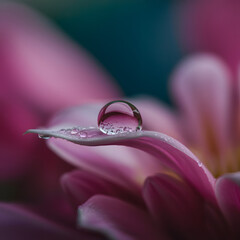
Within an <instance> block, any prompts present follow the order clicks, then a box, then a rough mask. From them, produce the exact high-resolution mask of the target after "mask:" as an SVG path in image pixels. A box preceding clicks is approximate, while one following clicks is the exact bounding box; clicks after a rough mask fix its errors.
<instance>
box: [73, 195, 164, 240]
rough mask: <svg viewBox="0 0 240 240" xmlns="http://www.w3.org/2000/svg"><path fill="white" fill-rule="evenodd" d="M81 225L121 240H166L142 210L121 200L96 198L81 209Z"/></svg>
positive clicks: (104, 197)
mask: <svg viewBox="0 0 240 240" xmlns="http://www.w3.org/2000/svg"><path fill="white" fill-rule="evenodd" d="M78 221H79V225H80V226H84V227H86V228H89V229H94V230H101V231H102V232H104V233H106V234H108V235H109V236H110V237H113V238H114V239H119V240H135V239H139V240H146V239H166V238H165V237H164V236H161V235H160V234H159V233H158V232H157V230H156V228H155V227H154V225H153V224H152V222H151V219H150V217H149V216H148V215H147V214H146V213H145V212H143V211H142V210H141V209H138V208H136V207H135V206H132V205H130V204H128V203H125V202H123V201H121V200H118V199H115V198H111V197H106V196H101V195H98V196H94V197H92V198H91V199H89V200H88V201H87V202H86V203H85V204H83V205H82V206H81V207H80V208H79V220H78ZM161 237H162V238H161Z"/></svg>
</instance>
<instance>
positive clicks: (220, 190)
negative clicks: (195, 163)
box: [216, 172, 240, 234]
mask: <svg viewBox="0 0 240 240" xmlns="http://www.w3.org/2000/svg"><path fill="white" fill-rule="evenodd" d="M216 196H217V200H218V203H219V205H220V207H221V209H222V211H223V213H224V214H225V216H226V217H227V219H228V220H229V222H230V223H231V225H232V226H233V227H234V228H235V229H234V230H236V231H238V234H240V231H239V222H240V172H236V173H231V174H226V175H223V176H222V177H220V178H219V179H218V180H217V182H216Z"/></svg>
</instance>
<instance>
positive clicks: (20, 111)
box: [0, 100, 40, 180]
mask: <svg viewBox="0 0 240 240" xmlns="http://www.w3.org/2000/svg"><path fill="white" fill-rule="evenodd" d="M0 109H1V117H0V132H1V138H0V146H1V147H0V156H1V158H0V180H9V179H14V178H16V177H20V176H22V175H23V174H24V173H25V172H26V171H27V170H28V168H29V164H30V161H31V159H30V158H29V156H30V155H31V154H33V151H34V150H35V149H36V145H37V143H38V142H37V141H35V140H34V139H33V138H32V137H27V138H25V137H24V136H23V135H22V134H23V133H24V131H26V129H27V128H28V127H29V125H31V126H36V127H37V126H38V125H39V124H40V122H39V120H38V119H37V118H36V117H35V116H34V115H33V114H32V113H31V111H29V109H28V108H27V107H26V106H25V105H24V104H21V103H19V102H17V103H16V102H13V101H11V100H8V101H5V100H2V101H1V100H0ZM29 146H31V147H29ZM13 149H14V151H13ZM26 149H27V150H26Z"/></svg>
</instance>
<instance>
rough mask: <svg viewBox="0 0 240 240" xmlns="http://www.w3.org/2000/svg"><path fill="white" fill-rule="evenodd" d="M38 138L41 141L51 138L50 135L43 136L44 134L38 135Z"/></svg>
mask: <svg viewBox="0 0 240 240" xmlns="http://www.w3.org/2000/svg"><path fill="white" fill-rule="evenodd" d="M38 137H39V138H41V139H49V138H51V137H50V136H48V135H42V134H38Z"/></svg>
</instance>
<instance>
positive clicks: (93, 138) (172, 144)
mask: <svg viewBox="0 0 240 240" xmlns="http://www.w3.org/2000/svg"><path fill="white" fill-rule="evenodd" d="M85 131H86V132H87V135H88V137H83V138H82V137H80V136H77V135H71V134H68V133H67V132H65V133H62V132H61V131H57V130H40V129H39V130H29V131H28V132H32V133H38V134H41V135H47V136H52V137H55V138H62V139H65V140H68V141H70V142H74V143H77V144H81V145H87V146H99V145H124V146H129V147H134V148H137V149H140V150H143V151H145V152H147V153H149V154H152V155H153V156H155V157H156V159H157V160H158V161H159V163H161V164H163V165H164V166H166V167H168V168H170V169H172V170H173V171H175V172H176V173H177V174H179V175H180V176H181V177H183V178H184V179H185V180H186V181H188V182H189V183H190V184H191V185H192V186H194V187H195V188H196V189H197V191H199V192H200V193H201V194H202V195H203V196H204V197H206V198H207V199H208V200H209V201H214V202H215V195H214V193H213V187H214V184H215V179H214V178H213V176H212V175H211V173H210V172H209V171H208V170H207V169H206V168H205V166H204V165H203V164H202V163H201V162H200V161H199V160H198V159H197V158H196V157H195V156H194V155H193V154H192V153H191V152H190V151H189V150H188V149H187V148H186V147H185V146H183V145H182V144H181V143H179V142H178V141H177V140H175V139H173V138H171V137H169V136H167V135H165V134H162V133H157V132H151V131H138V132H132V133H126V134H117V135H114V136H109V135H104V134H103V133H102V132H100V131H99V130H98V129H85ZM50 141H51V145H52V146H55V145H58V144H61V148H58V150H57V151H59V152H60V153H61V154H62V155H63V156H64V155H65V157H66V158H67V157H72V156H71V155H73V154H74V156H75V158H76V161H81V159H78V160H77V158H78V156H79V152H81V150H80V149H81V148H79V149H78V148H77V145H75V148H74V152H71V151H68V152H66V151H65V149H64V148H65V147H66V146H68V147H70V146H71V143H67V142H64V141H62V140H61V139H54V138H53V139H51V140H50ZM112 154H113V155H114V152H112ZM80 156H81V155H80ZM95 157H96V156H95ZM146 160H147V159H142V161H143V164H144V161H146ZM99 161H100V160H99ZM95 162H96V163H97V161H95ZM109 163H110V162H109ZM144 166H145V165H144ZM106 167H108V163H106ZM113 174H114V172H113Z"/></svg>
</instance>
